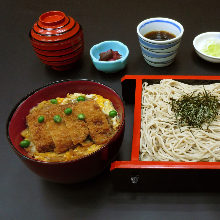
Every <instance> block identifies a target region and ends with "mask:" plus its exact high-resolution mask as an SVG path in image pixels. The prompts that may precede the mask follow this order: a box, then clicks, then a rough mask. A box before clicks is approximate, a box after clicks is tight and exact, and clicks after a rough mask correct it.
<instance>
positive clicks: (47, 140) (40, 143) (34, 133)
mask: <svg viewBox="0 0 220 220" xmlns="http://www.w3.org/2000/svg"><path fill="white" fill-rule="evenodd" d="M41 115H44V110H43V109H39V108H34V109H32V110H31V112H30V114H29V115H28V116H27V118H26V119H27V125H28V128H29V133H30V136H31V141H32V142H33V144H34V145H35V146H36V148H37V151H38V152H40V153H43V152H48V151H53V149H54V146H55V145H54V142H53V139H52V137H51V135H50V132H49V131H48V130H47V126H46V123H39V122H38V117H39V116H41ZM44 121H45V122H46V121H47V119H46V117H45V119H44Z"/></svg>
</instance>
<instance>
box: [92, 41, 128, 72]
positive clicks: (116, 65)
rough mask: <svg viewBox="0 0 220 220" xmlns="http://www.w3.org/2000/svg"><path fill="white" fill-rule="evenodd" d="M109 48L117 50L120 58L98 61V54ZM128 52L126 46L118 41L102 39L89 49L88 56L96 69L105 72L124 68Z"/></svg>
mask: <svg viewBox="0 0 220 220" xmlns="http://www.w3.org/2000/svg"><path fill="white" fill-rule="evenodd" d="M110 49H112V50H114V51H118V52H119V54H121V58H120V59H118V60H115V61H100V60H99V54H100V53H102V52H106V51H107V50H110ZM128 54H129V50H128V47H127V46H126V45H124V44H123V43H121V42H119V41H103V42H101V43H99V44H96V45H94V46H93V47H92V48H91V49H90V56H91V59H92V62H93V64H94V66H95V67H96V69H97V70H99V71H102V72H105V73H115V72H118V71H119V70H122V69H124V68H125V66H126V64H127V58H128Z"/></svg>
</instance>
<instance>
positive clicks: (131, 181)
mask: <svg viewBox="0 0 220 220" xmlns="http://www.w3.org/2000/svg"><path fill="white" fill-rule="evenodd" d="M162 79H174V80H177V81H181V82H184V83H187V84H192V85H193V84H211V83H217V82H218V83H219V82H220V76H183V75H175V76H173V75H125V76H124V77H123V78H122V79H121V84H122V96H123V100H124V101H125V102H126V103H134V124H133V140H132V151H131V159H130V160H129V161H115V162H113V163H112V164H111V169H110V170H111V173H112V176H113V183H115V184H116V185H119V186H121V187H123V188H124V187H125V185H126V186H128V185H136V186H137V185H140V183H141V184H142V185H143V184H144V185H145V184H146V183H147V184H149V183H150V184H151V186H153V185H154V186H155V185H157V184H156V183H158V181H159V182H161V181H162V182H164V181H165V180H166V182H167V180H169V179H170V178H171V179H172V181H173V184H178V183H180V182H182V183H184V182H185V179H188V180H189V176H191V177H190V180H191V181H193V182H195V178H196V180H197V181H198V182H200V183H201V181H203V180H202V179H203V178H204V177H205V178H209V180H211V179H212V178H213V177H216V174H218V176H219V177H220V175H219V174H220V162H171V161H140V160H139V149H140V129H141V94H142V83H143V82H144V81H147V82H148V83H149V84H154V83H159V81H160V80H162ZM210 175H211V176H210ZM186 177H187V178H186ZM199 177H201V178H199ZM205 181H207V179H206V180H205ZM205 181H204V182H205ZM168 182H169V181H168ZM168 182H167V184H168ZM185 185H186V184H185ZM219 188H220V187H219Z"/></svg>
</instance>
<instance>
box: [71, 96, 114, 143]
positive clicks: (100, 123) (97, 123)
mask: <svg viewBox="0 0 220 220" xmlns="http://www.w3.org/2000/svg"><path fill="white" fill-rule="evenodd" d="M74 108H75V112H76V113H77V114H84V115H85V121H86V124H87V126H88V128H89V133H90V136H91V138H92V140H93V141H94V142H95V143H96V144H105V143H106V142H108V140H109V139H110V137H111V127H110V125H109V123H108V120H107V118H106V116H105V114H104V113H103V112H102V110H101V108H100V107H99V105H98V104H96V102H95V101H94V100H86V101H81V102H78V103H76V104H75V107H74Z"/></svg>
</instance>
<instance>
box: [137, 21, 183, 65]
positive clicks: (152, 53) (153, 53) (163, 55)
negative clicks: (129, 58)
mask: <svg viewBox="0 0 220 220" xmlns="http://www.w3.org/2000/svg"><path fill="white" fill-rule="evenodd" d="M151 31H167V32H169V33H172V34H174V35H175V36H176V37H175V38H172V39H170V40H164V41H156V40H151V39H148V38H146V37H144V35H145V34H146V33H149V32H151ZM183 32H184V29H183V26H182V25H181V24H180V23H179V22H177V21H175V20H172V19H169V18H150V19H146V20H144V21H142V22H141V23H140V24H139V25H138V26H137V34H138V39H139V43H140V46H141V51H142V54H143V56H144V59H145V61H146V62H147V63H148V64H149V65H151V66H155V67H163V66H168V65H170V64H171V63H172V62H173V61H174V59H175V56H176V54H177V49H178V47H179V45H180V41H181V38H182V35H183Z"/></svg>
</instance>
